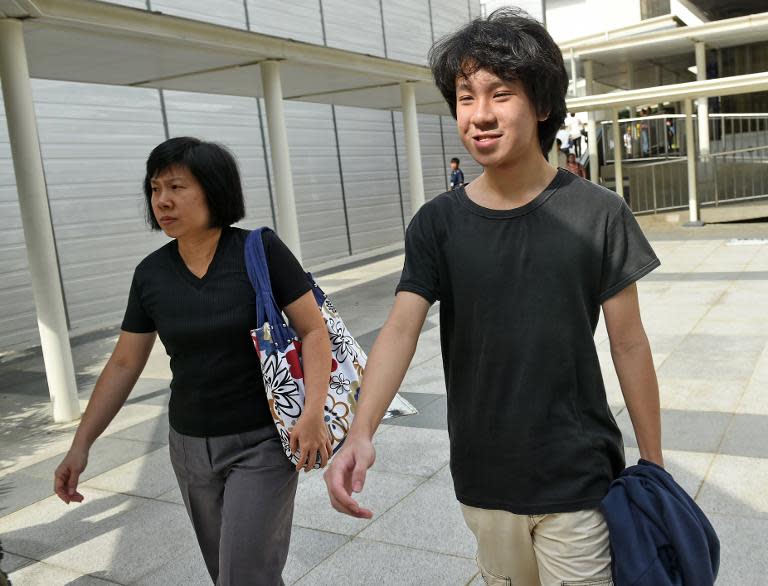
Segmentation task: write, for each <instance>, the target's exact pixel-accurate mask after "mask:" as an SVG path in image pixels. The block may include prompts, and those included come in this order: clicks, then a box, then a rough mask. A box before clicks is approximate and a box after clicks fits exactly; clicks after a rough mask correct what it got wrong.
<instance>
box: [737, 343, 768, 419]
mask: <svg viewBox="0 0 768 586" xmlns="http://www.w3.org/2000/svg"><path fill="white" fill-rule="evenodd" d="M766 331H768V328H767V329H766ZM767 342H768V340H767ZM766 389H768V343H766V345H765V348H764V349H763V352H762V354H761V355H760V359H759V360H758V361H757V364H756V365H755V371H754V372H753V373H752V378H751V379H750V381H749V385H748V386H747V390H746V391H745V392H744V395H742V397H741V401H740V402H739V405H738V406H737V408H736V411H737V412H738V413H749V414H753V415H768V392H766Z"/></svg>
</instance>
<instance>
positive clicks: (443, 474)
mask: <svg viewBox="0 0 768 586" xmlns="http://www.w3.org/2000/svg"><path fill="white" fill-rule="evenodd" d="M431 480H435V481H437V482H442V483H443V484H446V485H448V486H450V487H451V488H453V477H452V476H451V467H450V466H449V465H448V464H446V465H445V466H443V467H442V468H440V470H438V471H437V472H436V473H435V475H434V476H433V477H432V479H431Z"/></svg>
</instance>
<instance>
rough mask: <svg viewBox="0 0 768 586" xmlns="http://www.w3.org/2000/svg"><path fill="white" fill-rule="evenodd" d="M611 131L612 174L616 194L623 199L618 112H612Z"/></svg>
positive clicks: (622, 171)
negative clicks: (614, 180)
mask: <svg viewBox="0 0 768 586" xmlns="http://www.w3.org/2000/svg"><path fill="white" fill-rule="evenodd" d="M611 130H612V131H613V174H614V176H615V177H616V193H617V194H619V195H620V196H621V197H624V170H623V167H622V164H621V162H622V159H621V156H622V154H623V153H622V152H621V148H622V146H623V143H622V140H621V128H620V127H619V111H618V110H616V109H614V110H613V124H611Z"/></svg>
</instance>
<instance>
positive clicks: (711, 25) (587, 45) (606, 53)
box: [568, 12, 768, 64]
mask: <svg viewBox="0 0 768 586" xmlns="http://www.w3.org/2000/svg"><path fill="white" fill-rule="evenodd" d="M766 39H768V12H763V13H760V14H752V15H750V16H741V17H738V18H729V19H727V20H717V21H715V22H706V23H704V24H700V25H694V26H685V27H678V28H673V29H670V30H662V31H654V32H649V33H643V34H637V35H632V36H624V37H619V38H608V39H604V40H600V41H595V40H593V39H587V40H586V41H585V42H583V43H578V44H571V45H569V47H568V54H570V50H571V49H572V50H573V53H574V56H575V57H576V58H578V59H580V60H585V59H590V60H593V61H597V62H600V63H602V64H610V63H622V62H626V61H648V60H653V59H659V58H664V57H669V56H673V55H681V54H690V55H692V54H693V50H694V44H695V43H697V42H699V41H701V42H704V43H706V45H707V46H708V47H710V48H712V49H724V48H727V47H735V46H739V45H748V44H750V43H759V42H763V41H765V40H766Z"/></svg>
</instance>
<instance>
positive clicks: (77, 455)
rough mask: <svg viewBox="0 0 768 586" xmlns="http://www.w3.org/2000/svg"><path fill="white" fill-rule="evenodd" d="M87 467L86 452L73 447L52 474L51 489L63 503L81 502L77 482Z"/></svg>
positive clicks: (81, 497) (81, 496)
mask: <svg viewBox="0 0 768 586" xmlns="http://www.w3.org/2000/svg"><path fill="white" fill-rule="evenodd" d="M87 465H88V450H83V449H79V448H75V447H74V446H73V447H72V448H70V450H69V452H67V455H66V456H64V459H63V460H62V461H61V464H59V467H58V468H56V472H54V473H53V489H54V491H55V492H56V494H57V495H58V497H59V498H60V499H61V500H63V501H64V502H65V503H67V504H69V503H71V502H76V503H81V502H83V498H84V497H83V495H82V494H80V493H79V492H77V481H78V479H79V478H80V474H82V472H83V470H85V467H86V466H87Z"/></svg>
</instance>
